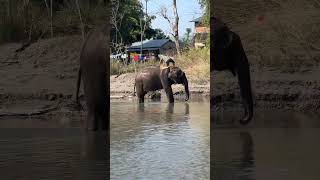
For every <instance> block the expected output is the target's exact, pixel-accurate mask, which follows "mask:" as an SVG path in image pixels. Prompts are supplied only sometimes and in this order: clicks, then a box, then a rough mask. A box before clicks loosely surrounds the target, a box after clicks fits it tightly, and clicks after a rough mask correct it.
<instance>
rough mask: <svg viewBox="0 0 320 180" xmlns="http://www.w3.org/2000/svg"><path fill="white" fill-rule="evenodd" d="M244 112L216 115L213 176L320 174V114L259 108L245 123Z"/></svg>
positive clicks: (285, 179)
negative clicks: (240, 121) (246, 123)
mask: <svg viewBox="0 0 320 180" xmlns="http://www.w3.org/2000/svg"><path fill="white" fill-rule="evenodd" d="M239 112H241V111H237V112H235V111H233V112H232V111H229V112H226V111H225V112H224V113H222V112H221V111H220V112H215V114H214V118H215V119H213V121H214V123H212V128H213V131H212V138H211V143H212V146H211V147H212V149H211V152H212V161H213V168H212V175H213V177H214V178H213V179H218V180H219V179H223V180H231V179H232V180H233V179H240V180H242V179H243V180H247V179H252V180H255V179H259V180H268V179H272V180H296V179H297V180H299V179H311V180H312V179H318V178H319V175H320V172H319V162H320V155H319V152H320V143H319V139H320V115H317V114H303V113H297V112H288V111H287V112H282V111H275V110H269V111H268V110H263V111H261V110H257V111H256V113H255V118H254V120H253V122H252V123H251V124H249V125H248V126H247V127H245V128H244V127H242V126H241V125H239V123H238V120H239V114H238V113H239Z"/></svg>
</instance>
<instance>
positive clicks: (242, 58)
mask: <svg viewBox="0 0 320 180" xmlns="http://www.w3.org/2000/svg"><path fill="white" fill-rule="evenodd" d="M234 36H235V38H234V40H235V42H234V43H235V47H234V48H233V50H236V51H237V52H235V53H234V55H235V56H234V58H233V59H234V60H235V61H234V66H235V68H234V69H235V71H236V74H237V75H238V81H239V86H240V94H241V98H242V101H243V105H244V110H245V115H244V117H243V118H242V119H241V120H240V123H241V124H247V123H249V122H250V121H251V119H252V116H253V100H252V92H251V79H250V69H249V62H248V59H247V56H246V54H245V51H244V49H243V47H242V43H241V40H240V37H239V36H238V35H236V34H235V35H234Z"/></svg>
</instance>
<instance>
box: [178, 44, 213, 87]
mask: <svg viewBox="0 0 320 180" xmlns="http://www.w3.org/2000/svg"><path fill="white" fill-rule="evenodd" d="M175 62H176V66H178V67H180V68H181V69H182V70H183V71H184V72H185V73H186V75H187V78H188V80H189V81H190V82H192V83H196V84H207V83H209V82H210V49H209V47H206V48H203V49H195V48H192V49H190V50H187V51H184V52H182V53H181V55H180V56H176V57H175Z"/></svg>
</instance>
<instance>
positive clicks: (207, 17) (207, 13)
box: [199, 0, 210, 25]
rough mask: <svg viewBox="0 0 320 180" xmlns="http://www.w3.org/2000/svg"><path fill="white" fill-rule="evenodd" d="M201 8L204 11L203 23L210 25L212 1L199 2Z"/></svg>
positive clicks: (201, 0) (203, 0) (200, 0)
mask: <svg viewBox="0 0 320 180" xmlns="http://www.w3.org/2000/svg"><path fill="white" fill-rule="evenodd" d="M199 3H200V5H201V8H202V9H203V10H204V14H203V16H202V23H204V24H206V25H209V23H210V0H199Z"/></svg>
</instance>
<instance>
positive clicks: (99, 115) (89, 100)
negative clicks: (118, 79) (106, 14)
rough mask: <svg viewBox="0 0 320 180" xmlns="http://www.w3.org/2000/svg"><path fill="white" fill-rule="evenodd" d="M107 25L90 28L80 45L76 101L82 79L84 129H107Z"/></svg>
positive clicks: (108, 39)
mask: <svg viewBox="0 0 320 180" xmlns="http://www.w3.org/2000/svg"><path fill="white" fill-rule="evenodd" d="M110 27H111V26H110V25H109V24H107V25H105V26H104V27H101V28H97V29H95V30H94V31H92V32H91V33H90V34H89V35H88V37H87V39H86V41H85V42H84V44H83V46H82V50H81V53H80V68H79V71H78V80H77V89H76V103H77V104H80V103H79V99H78V95H79V88H80V84H81V76H82V80H83V88H84V95H85V99H86V104H87V111H88V114H87V129H88V130H93V131H96V130H98V129H101V130H108V129H109V113H110V107H109V101H110V88H109V84H110V79H109V76H110V73H109V69H110V64H109V62H110V61H109V56H110V55H109V41H110V38H109V33H110Z"/></svg>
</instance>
